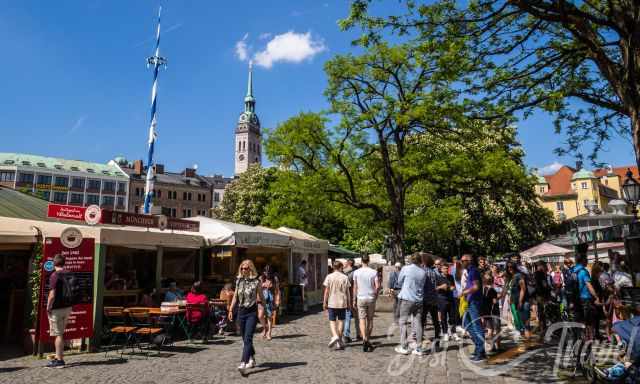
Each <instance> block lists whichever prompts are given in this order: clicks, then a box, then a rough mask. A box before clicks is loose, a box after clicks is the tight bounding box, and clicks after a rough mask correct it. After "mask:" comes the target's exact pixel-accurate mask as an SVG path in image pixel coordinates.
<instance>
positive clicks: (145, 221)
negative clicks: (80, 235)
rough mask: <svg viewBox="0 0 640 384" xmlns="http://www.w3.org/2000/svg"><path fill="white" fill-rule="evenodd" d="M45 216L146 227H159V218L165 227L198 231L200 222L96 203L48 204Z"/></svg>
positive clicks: (92, 223)
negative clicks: (103, 206)
mask: <svg viewBox="0 0 640 384" xmlns="http://www.w3.org/2000/svg"><path fill="white" fill-rule="evenodd" d="M47 217H51V218H54V219H59V220H73V221H84V222H86V223H87V224H89V225H95V224H113V225H130V226H134V227H146V228H160V224H161V223H160V220H166V225H164V228H166V229H172V230H176V231H189V232H198V231H199V230H200V223H199V222H197V221H191V220H181V219H174V218H171V217H166V216H164V215H155V216H154V215H141V214H138V213H130V212H120V211H112V210H109V209H101V208H100V207H98V206H97V205H91V206H89V207H76V206H73V205H62V204H49V208H48V211H47ZM161 217H164V219H160V218H161ZM162 224H164V222H163V223H162Z"/></svg>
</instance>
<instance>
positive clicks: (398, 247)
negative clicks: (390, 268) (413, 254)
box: [389, 217, 404, 264]
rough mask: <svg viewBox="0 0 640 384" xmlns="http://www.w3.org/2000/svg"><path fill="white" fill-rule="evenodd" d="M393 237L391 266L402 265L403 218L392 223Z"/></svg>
mask: <svg viewBox="0 0 640 384" xmlns="http://www.w3.org/2000/svg"><path fill="white" fill-rule="evenodd" d="M392 230H393V236H392V237H391V239H390V240H391V244H390V245H391V255H392V260H389V261H391V263H392V264H395V263H401V264H404V218H403V217H400V218H399V220H394V222H393V228H392Z"/></svg>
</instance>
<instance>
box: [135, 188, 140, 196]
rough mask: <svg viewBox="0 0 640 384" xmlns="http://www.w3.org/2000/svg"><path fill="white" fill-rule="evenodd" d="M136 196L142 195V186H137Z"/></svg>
mask: <svg viewBox="0 0 640 384" xmlns="http://www.w3.org/2000/svg"><path fill="white" fill-rule="evenodd" d="M136 196H140V188H136Z"/></svg>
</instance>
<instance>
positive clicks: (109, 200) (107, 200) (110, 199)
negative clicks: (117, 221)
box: [102, 196, 115, 207]
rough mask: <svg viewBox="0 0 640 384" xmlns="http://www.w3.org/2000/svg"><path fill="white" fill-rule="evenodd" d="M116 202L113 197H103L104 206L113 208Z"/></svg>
mask: <svg viewBox="0 0 640 384" xmlns="http://www.w3.org/2000/svg"><path fill="white" fill-rule="evenodd" d="M114 201H115V199H114V198H113V196H102V205H106V206H108V207H113V202H114Z"/></svg>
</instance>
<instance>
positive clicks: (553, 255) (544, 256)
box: [520, 242, 572, 263]
mask: <svg viewBox="0 0 640 384" xmlns="http://www.w3.org/2000/svg"><path fill="white" fill-rule="evenodd" d="M567 253H572V250H570V249H567V248H562V247H559V246H557V245H553V244H551V243H546V242H545V243H541V244H538V245H536V246H535V247H532V248H529V249H527V250H526V251H522V252H520V256H522V259H523V260H524V261H525V262H528V263H535V262H538V261H545V262H550V263H559V262H561V261H562V260H563V259H564V255H566V254H567Z"/></svg>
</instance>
